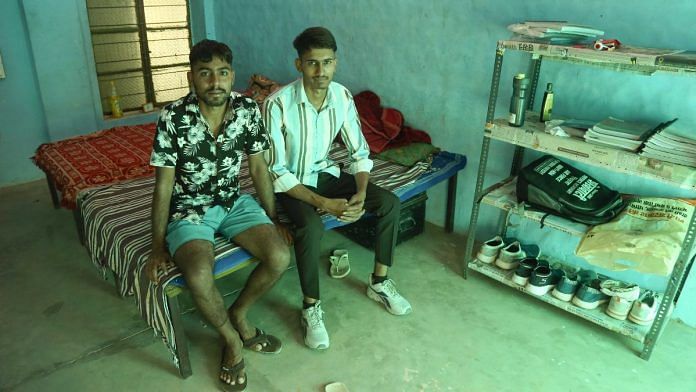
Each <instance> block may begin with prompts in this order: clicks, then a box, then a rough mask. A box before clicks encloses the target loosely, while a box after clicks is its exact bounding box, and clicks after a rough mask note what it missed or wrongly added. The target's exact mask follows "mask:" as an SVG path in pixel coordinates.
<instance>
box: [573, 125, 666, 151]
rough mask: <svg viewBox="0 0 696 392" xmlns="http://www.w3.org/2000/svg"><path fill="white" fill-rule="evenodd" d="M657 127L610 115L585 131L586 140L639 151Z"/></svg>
mask: <svg viewBox="0 0 696 392" xmlns="http://www.w3.org/2000/svg"><path fill="white" fill-rule="evenodd" d="M654 129H655V127H654V126H653V125H648V124H642V123H636V122H629V121H624V120H620V119H618V118H613V117H609V118H607V119H604V120H602V121H600V122H599V123H597V124H595V125H594V126H593V127H592V128H590V129H588V130H587V132H585V135H584V138H585V141H586V142H588V143H592V144H599V145H602V146H609V147H614V148H618V149H621V150H627V151H638V149H639V148H640V146H641V145H642V144H643V141H644V140H645V139H646V138H647V137H648V136H649V135H650V134H651V133H652V131H653V130H654Z"/></svg>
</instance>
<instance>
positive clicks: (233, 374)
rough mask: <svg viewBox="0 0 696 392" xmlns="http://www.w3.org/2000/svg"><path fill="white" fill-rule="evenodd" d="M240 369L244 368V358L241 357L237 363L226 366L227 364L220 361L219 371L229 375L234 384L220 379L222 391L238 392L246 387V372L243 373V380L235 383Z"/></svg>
mask: <svg viewBox="0 0 696 392" xmlns="http://www.w3.org/2000/svg"><path fill="white" fill-rule="evenodd" d="M224 360H225V352H224V349H223V353H222V361H224ZM242 370H244V360H243V359H242V360H241V361H239V363H237V364H236V365H234V366H232V367H227V366H225V365H223V364H222V363H220V371H221V372H224V373H225V374H227V375H229V376H230V378H231V379H232V380H234V381H235V384H228V383H226V382H225V381H224V380H222V379H220V383H221V384H222V389H223V390H224V391H230V392H232V391H235V392H239V391H243V390H245V389H246V387H247V381H248V377H247V375H246V374H244V382H243V383H241V384H238V383H237V379H238V378H239V372H240V371H242Z"/></svg>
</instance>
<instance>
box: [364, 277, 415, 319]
mask: <svg viewBox="0 0 696 392" xmlns="http://www.w3.org/2000/svg"><path fill="white" fill-rule="evenodd" d="M367 296H368V297H370V298H371V299H373V300H375V301H377V302H380V303H382V304H383V305H384V307H385V308H387V311H389V313H391V314H395V315H397V316H402V315H405V314H409V313H411V304H410V303H408V301H407V300H406V298H404V297H402V296H401V294H399V292H398V291H396V286H395V285H394V281H393V280H391V279H387V280H385V281H384V282H382V283H377V284H372V274H370V277H369V278H368V281H367Z"/></svg>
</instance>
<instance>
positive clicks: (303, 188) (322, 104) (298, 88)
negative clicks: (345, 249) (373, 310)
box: [264, 27, 411, 349]
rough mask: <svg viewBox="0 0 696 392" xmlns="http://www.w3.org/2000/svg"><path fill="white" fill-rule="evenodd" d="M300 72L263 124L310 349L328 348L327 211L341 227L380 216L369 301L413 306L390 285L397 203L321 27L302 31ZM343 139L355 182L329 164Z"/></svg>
mask: <svg viewBox="0 0 696 392" xmlns="http://www.w3.org/2000/svg"><path fill="white" fill-rule="evenodd" d="M293 45H294V47H295V49H296V50H297V55H298V58H297V59H296V60H295V67H296V68H297V70H298V71H299V72H300V73H301V75H302V77H301V78H300V79H298V80H297V81H295V82H293V83H291V84H289V85H287V86H285V87H284V88H282V89H280V90H278V91H276V92H275V93H274V94H272V95H271V96H269V97H268V98H267V99H266V101H265V103H264V109H265V110H264V123H265V125H266V129H267V131H268V132H269V134H270V136H271V150H270V153H271V154H270V163H269V166H270V170H271V177H272V179H273V188H274V190H275V192H276V196H277V198H278V202H279V203H281V205H282V206H283V209H284V210H285V211H286V213H287V214H288V216H289V217H290V219H291V220H292V222H293V223H294V225H295V228H296V229H295V233H294V234H295V256H296V259H297V269H298V272H299V275H300V284H301V286H302V293H303V295H304V301H303V310H302V317H301V322H302V327H303V329H304V341H305V344H306V345H307V346H308V347H310V348H313V349H326V348H328V347H329V335H328V333H327V331H326V328H325V326H324V321H323V311H322V310H321V306H320V300H319V275H318V265H319V255H320V247H321V238H322V236H323V234H324V225H323V223H322V221H321V218H320V216H319V212H322V211H325V212H328V213H330V214H332V215H334V216H336V217H337V218H338V219H339V220H340V221H343V222H348V223H351V222H355V221H357V220H358V219H360V217H362V215H363V214H364V213H365V211H368V212H370V213H372V214H374V215H376V216H377V217H378V220H377V227H376V229H377V230H376V231H377V243H376V244H375V267H374V272H373V273H372V275H371V276H370V277H369V280H368V285H367V286H368V287H367V295H368V296H369V297H370V298H372V299H374V300H375V301H378V302H380V303H382V304H384V306H385V307H386V309H387V310H388V311H389V312H390V313H392V314H395V315H404V314H407V313H409V312H410V311H411V305H410V304H409V303H408V301H407V300H406V299H405V298H404V297H402V296H401V295H400V294H399V293H398V292H397V291H396V287H395V285H394V282H393V281H392V280H391V279H388V278H387V271H388V268H389V267H390V266H391V265H392V262H393V253H394V245H395V243H396V235H397V232H398V219H399V212H400V202H399V199H398V198H397V197H396V196H395V195H394V194H392V193H391V192H389V191H386V190H384V189H382V188H380V187H378V186H377V185H374V184H372V183H370V182H369V177H370V170H371V169H372V161H371V160H370V159H369V157H368V156H369V153H370V151H369V147H368V145H367V142H366V141H365V137H364V136H363V134H362V132H361V128H360V120H359V118H358V114H357V111H356V108H355V104H354V103H353V97H352V95H351V94H350V92H349V91H348V89H346V88H345V87H343V86H342V85H340V84H338V83H336V82H333V81H332V79H333V75H334V72H335V71H336V66H337V63H338V60H337V58H336V49H337V47H336V41H335V39H334V37H333V35H332V34H331V32H330V31H329V30H327V29H325V28H323V27H312V28H309V29H307V30H305V31H303V32H302V33H301V34H300V35H298V36H297V37H296V38H295V41H294V42H293ZM339 133H340V134H341V138H342V139H343V142H344V144H345V145H346V148H347V149H348V153H349V155H350V159H351V164H350V166H349V167H348V171H349V172H350V173H351V174H352V175H349V174H347V173H345V172H341V170H340V168H339V167H338V165H337V164H336V163H335V162H333V161H332V160H331V159H329V150H330V148H331V144H332V142H333V140H334V139H335V138H336V136H337V135H338V134H339Z"/></svg>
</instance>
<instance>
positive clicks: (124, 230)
mask: <svg viewBox="0 0 696 392" xmlns="http://www.w3.org/2000/svg"><path fill="white" fill-rule="evenodd" d="M331 157H332V159H334V160H335V161H337V162H339V164H342V165H343V166H344V167H345V166H346V165H347V164H348V156H347V153H346V151H345V147H343V146H341V145H339V144H335V145H334V146H333V148H332V152H331ZM465 165H466V157H464V156H462V155H458V154H453V153H449V152H440V153H438V154H436V155H434V156H433V157H432V159H431V160H430V161H424V162H419V163H417V164H416V165H414V166H411V167H405V166H401V165H397V164H394V163H389V162H386V161H382V160H375V166H374V169H373V172H372V174H371V179H372V180H373V181H374V182H375V183H377V184H379V185H381V186H383V187H384V188H386V189H388V190H390V191H392V192H394V194H396V195H397V196H398V197H399V198H400V199H401V200H402V201H405V200H408V199H409V198H411V197H413V196H415V195H417V194H419V193H421V192H424V191H425V190H427V189H428V188H430V187H432V186H434V185H435V184H438V183H440V182H442V181H444V180H448V181H449V186H448V201H447V218H446V228H447V230H448V231H452V229H453V224H454V223H453V222H454V219H453V218H454V217H453V215H454V203H455V190H456V186H457V174H458V172H459V170H462V169H463V168H464V167H465ZM240 185H241V187H242V192H243V193H251V194H253V193H254V192H253V185H252V181H251V178H250V176H249V173H248V167H247V166H246V160H245V161H244V164H243V166H242V171H241V179H240ZM153 189H154V178H153V177H152V176H149V177H145V178H140V179H135V180H130V181H126V182H121V183H116V184H112V185H107V186H101V187H97V188H92V189H90V190H87V191H83V192H82V193H80V195H79V197H78V203H77V204H78V210H79V214H80V217H81V218H82V219H81V222H82V223H81V226H82V229H83V231H84V234H85V246H86V247H87V250H88V253H89V255H90V258H91V260H92V262H93V263H94V265H95V266H96V267H97V268H98V269H99V270H100V271H102V273H103V274H105V275H106V274H107V273H109V272H111V273H113V275H114V277H115V280H116V285H117V290H118V292H119V294H120V295H122V296H127V295H134V296H135V298H136V302H137V305H138V308H139V310H140V313H141V316H142V317H143V319H144V320H145V321H146V322H147V323H148V325H150V326H151V327H153V328H154V330H155V332H156V333H158V334H160V335H161V336H162V339H163V341H164V343H165V344H166V345H167V347H168V348H169V349H170V351H171V353H172V355H173V360H174V362H175V364H176V365H177V366H178V368H179V371H180V374H181V375H182V377H188V376H190V375H191V374H192V371H191V366H190V362H189V358H188V348H187V343H186V337H185V334H184V331H183V328H182V326H181V320H180V309H179V303H178V299H177V295H178V294H179V293H180V292H181V290H182V289H183V288H184V287H185V282H184V280H183V278H182V277H181V274H180V272H179V270H178V268H176V267H174V266H172V267H171V268H170V269H169V270H168V271H166V273H165V274H163V275H162V276H161V277H160V280H159V282H158V284H157V285H154V284H152V283H150V281H149V280H148V279H147V278H146V277H145V276H144V273H143V266H144V264H145V261H146V259H147V256H148V254H149V251H150V218H149V214H150V206H151V201H152V192H153ZM280 214H281V219H283V215H282V211H280ZM322 219H323V221H324V226H325V228H326V229H327V230H328V229H332V228H335V227H337V226H341V225H342V223H340V222H339V221H338V220H336V219H335V218H333V217H331V216H329V215H324V216H323V217H322ZM215 258H216V264H215V269H214V274H215V278H216V279H218V278H221V277H223V276H226V275H229V274H231V273H233V272H234V271H237V270H239V269H240V268H243V267H244V266H246V265H249V264H251V263H253V262H254V260H253V259H252V257H251V256H250V255H249V254H248V253H247V252H246V251H244V250H243V249H241V248H239V247H237V246H235V245H234V244H232V243H229V242H228V241H225V240H224V239H223V238H221V237H218V238H216V243H215Z"/></svg>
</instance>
